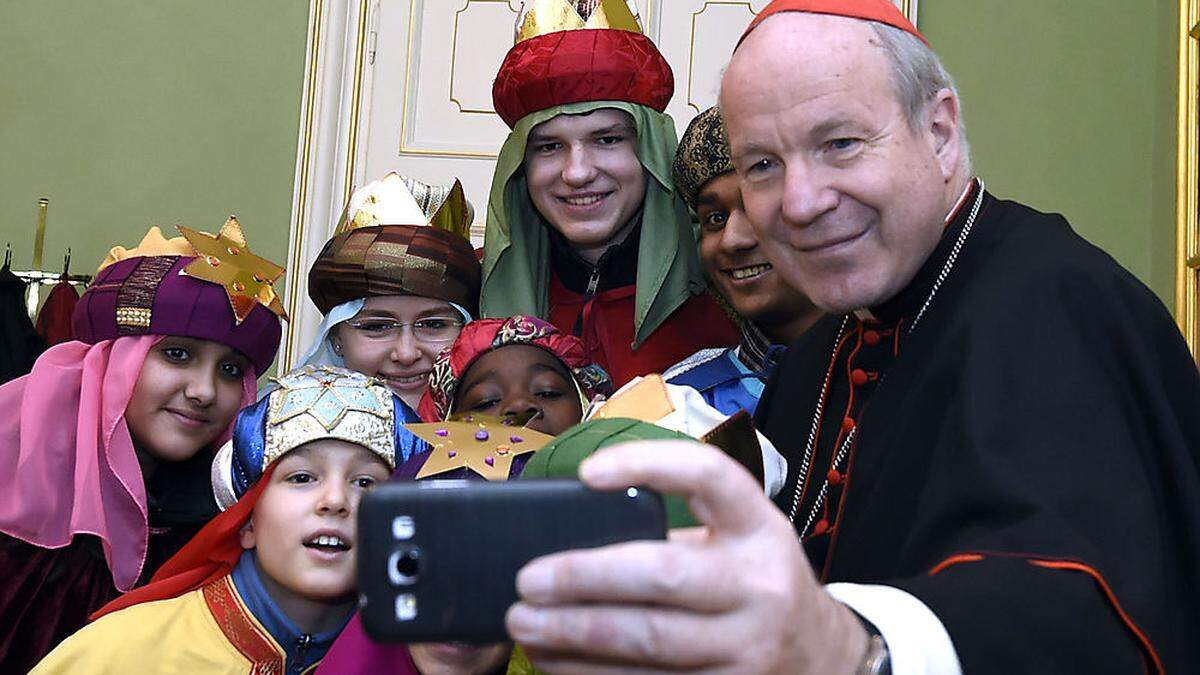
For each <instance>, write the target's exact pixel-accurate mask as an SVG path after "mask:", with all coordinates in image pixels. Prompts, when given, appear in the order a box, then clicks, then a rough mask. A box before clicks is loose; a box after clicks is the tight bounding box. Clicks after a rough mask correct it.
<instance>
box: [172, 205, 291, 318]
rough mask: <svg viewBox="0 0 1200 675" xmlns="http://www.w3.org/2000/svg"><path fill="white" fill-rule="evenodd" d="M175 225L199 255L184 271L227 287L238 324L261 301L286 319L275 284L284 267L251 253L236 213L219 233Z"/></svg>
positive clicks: (230, 303) (191, 275) (226, 290)
mask: <svg viewBox="0 0 1200 675" xmlns="http://www.w3.org/2000/svg"><path fill="white" fill-rule="evenodd" d="M175 228H176V229H178V230H179V233H180V234H182V235H183V237H184V238H185V239H187V241H188V243H189V244H191V246H192V249H193V250H195V251H196V256H197V258H196V260H194V261H193V262H192V263H191V264H189V265H188V266H187V267H185V268H183V273H184V274H186V275H188V276H190V277H195V278H197V279H203V280H204V281H209V282H212V283H214V284H217V285H218V286H224V287H225V293H226V294H227V295H228V296H229V305H230V307H232V308H233V315H234V318H235V320H236V323H239V324H240V323H241V322H242V321H244V320H245V319H246V317H247V316H249V315H250V311H251V310H253V309H254V305H255V304H261V305H262V306H264V307H266V308H267V309H269V310H271V311H272V312H275V314H277V315H279V317H280V318H282V319H284V320H287V318H288V317H287V312H286V311H285V310H284V309H283V302H282V301H281V300H280V298H279V294H278V293H276V292H275V287H274V286H273V285H272V284H274V283H275V280H276V279H278V278H279V277H280V276H282V275H283V268H282V267H280V266H279V265H276V264H275V263H273V262H271V261H270V260H266V259H265V258H261V257H259V256H257V255H255V254H253V253H251V252H250V247H249V246H248V245H247V244H246V236H245V235H244V234H243V233H242V225H241V223H239V222H238V220H237V218H236V217H235V216H230V217H229V220H226V221H225V226H224V227H222V228H221V231H220V232H219V233H218V234H217V235H216V236H213V235H211V234H208V233H207V232H197V231H196V230H193V229H190V228H186V227H184V226H182V225H176V226H175Z"/></svg>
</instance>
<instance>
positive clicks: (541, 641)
mask: <svg viewBox="0 0 1200 675" xmlns="http://www.w3.org/2000/svg"><path fill="white" fill-rule="evenodd" d="M579 473H580V477H581V478H582V480H583V481H584V483H585V484H587V485H588V486H589V487H592V488H594V489H597V490H612V489H618V488H619V487H620V486H623V485H642V486H645V487H648V488H651V489H654V490H657V491H659V492H662V493H670V494H677V495H682V496H684V497H686V498H687V500H688V505H689V507H690V508H691V511H692V513H693V514H694V515H695V516H696V517H697V519H698V520H699V521H700V522H701V523H703V527H699V528H690V529H686V530H672V531H671V534H670V538H669V540H668V541H666V542H630V543H622V544H614V545H610V546H605V547H602V548H596V549H591V550H586V551H568V552H563V553H556V554H552V555H547V556H544V557H542V558H538V559H536V560H533V561H532V562H530V563H529V564H528V565H526V566H525V567H524V568H523V569H522V570H521V571H520V573H519V574H518V576H517V592H518V594H519V596H520V601H519V602H518V603H517V604H515V605H514V606H513V607H512V608H511V609H510V610H509V612H508V616H507V627H508V631H509V634H510V635H511V636H512V637H513V639H514V640H515V641H516V642H517V643H518V644H520V645H522V646H523V647H524V648H525V650H526V652H527V654H528V655H529V657H530V658H531V659H532V661H533V663H534V665H535V666H537V667H538V668H539V669H541V670H545V671H547V672H568V671H569V672H583V673H605V672H613V673H617V672H621V673H628V672H631V671H636V672H657V671H676V670H679V669H688V670H703V671H712V672H738V673H750V672H759V673H765V672H811V673H833V672H852V671H853V670H854V668H855V667H856V666H857V664H858V663H859V661H860V660H861V658H862V655H863V654H864V653H865V651H866V646H867V636H866V633H865V632H864V630H863V628H862V626H861V624H860V623H859V621H858V619H857V618H856V617H855V616H854V615H853V613H851V612H850V610H848V609H847V608H845V607H844V606H842V605H841V604H839V603H838V602H837V601H835V600H834V599H833V598H832V597H830V596H829V595H828V594H826V593H825V592H824V590H823V589H822V588H821V586H820V584H819V583H818V582H817V579H816V577H815V575H814V574H813V571H812V568H811V567H810V565H809V563H808V560H807V558H806V557H805V555H804V552H803V550H802V549H801V547H800V544H799V542H798V541H797V539H796V536H795V532H794V530H793V529H792V527H791V525H790V524H789V523H788V521H787V519H786V518H785V517H784V516H783V514H782V513H780V512H779V511H778V510H777V509H776V508H775V506H774V505H773V504H772V503H771V502H770V501H769V500H768V499H767V498H766V497H765V496H764V494H763V492H762V489H761V487H760V486H759V485H758V484H757V483H755V481H754V480H753V479H752V478H751V476H750V474H749V473H747V472H746V471H745V470H744V469H742V468H741V467H740V466H739V465H738V464H736V463H735V462H734V461H733V460H731V459H729V458H728V457H727V456H725V455H724V454H723V453H721V452H720V451H718V450H716V449H715V448H712V447H711V446H706V445H703V444H700V443H694V442H688V441H643V442H634V443H626V444H622V445H616V446H613V447H610V448H605V449H603V450H601V451H599V452H597V453H596V454H595V455H593V456H592V457H590V458H588V459H587V460H586V461H584V463H583V464H582V465H581V466H580V471H579Z"/></svg>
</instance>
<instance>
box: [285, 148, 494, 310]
mask: <svg viewBox="0 0 1200 675" xmlns="http://www.w3.org/2000/svg"><path fill="white" fill-rule="evenodd" d="M473 218H474V210H473V209H472V208H471V204H470V203H469V202H468V201H467V199H466V196H465V195H464V193H463V189H462V184H461V183H459V181H457V180H456V181H454V184H453V185H451V186H448V187H447V186H437V185H427V184H425V183H422V182H420V181H416V180H413V179H411V178H407V177H404V176H401V175H400V174H397V173H394V172H393V173H389V174H388V175H387V176H385V177H384V178H383V179H381V180H378V181H375V182H373V183H370V184H368V185H366V186H364V187H363V188H361V189H359V190H357V191H356V192H355V193H354V194H353V195H352V196H351V198H350V203H349V204H348V205H347V206H346V210H345V212H344V213H343V214H342V218H341V220H340V221H339V223H338V226H337V229H336V230H335V235H334V237H333V239H330V240H329V242H328V243H326V244H325V248H324V249H322V250H321V253H320V254H319V255H318V256H317V259H316V261H315V262H313V266H312V269H311V270H310V271H309V275H308V293H309V297H310V298H312V301H313V303H314V304H316V306H317V309H319V310H321V313H322V314H328V313H329V311H330V310H331V309H333V308H334V307H336V306H337V305H340V304H342V303H344V302H348V301H350V300H356V299H359V298H366V297H371V296H379V295H417V296H421V297H427V298H436V299H439V300H445V301H446V302H451V303H454V304H456V305H459V306H461V307H463V308H464V309H466V310H467V311H468V312H470V313H471V314H472V315H474V314H475V313H476V307H477V306H478V303H479V285H480V278H481V270H480V266H479V260H478V258H477V257H476V256H475V251H474V249H473V248H472V247H471V244H470V241H469V239H468V237H469V234H470V228H471V221H472V220H473Z"/></svg>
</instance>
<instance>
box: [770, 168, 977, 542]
mask: <svg viewBox="0 0 1200 675" xmlns="http://www.w3.org/2000/svg"><path fill="white" fill-rule="evenodd" d="M983 191H984V184H983V179H979V187H978V192H977V194H976V195H975V203H974V204H973V205H972V206H971V213H970V214H969V215H968V216H967V222H966V223H965V224H964V225H963V229H962V232H960V233H959V234H958V239H957V240H955V242H954V247H953V248H951V249H950V256H949V257H948V258H946V263H945V264H944V265H942V269H941V271H940V272H938V275H937V279H936V280H934V282H933V287H932V288H931V289H929V295H928V296H927V297H926V298H925V302H924V304H922V305H921V309H920V310H918V311H917V316H916V318H915V319H913V322H912V323H911V324H909V326H908V330H907V331H905V335H906V336H907V335H912V332H913V330H914V329H915V328H916V327H917V324H918V323H920V322H921V317H923V316H925V310H927V309H929V305H930V303H932V302H933V298H934V296H936V295H937V292H938V289H940V288H941V287H942V283H943V282H944V281H946V277H948V276H949V275H950V270H952V269H954V263H955V262H956V261H957V260H958V254H959V252H961V251H962V247H963V244H964V243H965V242H966V241H967V236H968V235H970V234H971V228H972V227H973V226H974V225H975V218H976V217H978V216H979V209H980V207H981V206H983ZM849 321H850V315H849V314H847V315H846V316H845V317H843V318H842V327H841V328H840V329H838V334H837V337H836V338H834V340H833V354H832V355H831V356H830V357H829V358H830V369H829V371H828V372H827V373H826V376H825V381H824V382H822V383H821V394H820V396H818V398H817V409H816V412H815V414H814V415H813V423H812V428H811V429H810V430H809V432H808V442H807V443H806V444H805V446H804V455H803V457H802V459H801V462H800V472H799V473H797V474H796V485H795V493H794V494H793V496H792V508H791V510H790V511H789V512H788V520H789V521H790V522H792V523H793V524H794V523H795V522H796V514H797V511H799V509H800V497H801V489H802V487H803V485H804V479H805V477H806V476H807V475H808V469H809V467H810V466H811V464H812V459H813V452H814V450H815V447H814V446H815V442H816V438H817V429H818V427H819V426H820V424H821V416H822V413H823V412H824V409H825V395H826V393H827V392H828V391H829V384H830V379H831V378H832V376H833V363H834V362H835V361H836V360H837V353H838V345H839V344H841V342H842V335H843V334H844V333H845V332H846V325H847V324H848V323H849ZM876 386H878V383H876ZM857 432H858V426H857V425H855V426H854V427H853V428H852V429H851V430H850V431H849V433H847V434H846V439H845V440H844V441H842V447H841V448H840V449H839V450H838V452H837V455H836V456H835V457H834V458H833V463H832V468H834V469H836V468H838V467H839V466H841V463H842V461H843V460H844V459H845V457H846V454H847V453H848V452H849V450H850V446H851V445H852V444H853V442H854V436H855V434H856V433H857ZM828 492H829V474H828V473H826V475H825V480H824V482H823V483H822V484H821V490H820V492H818V493H817V499H816V501H815V502H814V503H813V507H812V509H811V510H809V512H808V517H807V518H806V519H805V521H804V527H803V528H802V529H801V530H800V540H801V541H804V538H805V537H806V536H808V528H809V527H811V526H812V523H813V519H815V518H816V516H817V511H819V510H820V509H821V506H822V505H823V504H824V502H825V495H826V494H828Z"/></svg>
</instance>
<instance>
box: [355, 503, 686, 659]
mask: <svg viewBox="0 0 1200 675" xmlns="http://www.w3.org/2000/svg"><path fill="white" fill-rule="evenodd" d="M358 535H359V537H358V538H359V542H360V543H359V552H358V581H359V591H360V593H361V595H362V620H363V626H364V628H365V629H366V631H367V633H368V634H369V635H371V636H372V637H373V638H375V639H377V640H381V641H393V642H445V641H455V640H457V641H466V642H496V641H502V640H505V639H507V636H506V633H505V631H504V614H505V612H506V611H508V608H509V607H510V606H511V605H512V604H513V603H514V602H516V600H517V593H516V574H517V571H518V570H519V569H520V568H521V567H522V566H523V565H524V564H525V563H526V562H528V561H529V560H532V559H533V558H536V557H538V556H541V555H545V554H547V553H554V552H557V551H564V550H569V549H580V548H592V547H596V546H603V545H606V544H613V543H617V542H622V541H631V540H639V539H664V538H665V536H666V516H665V514H664V511H663V504H662V499H661V497H659V495H657V494H656V493H654V492H652V491H649V490H644V489H639V488H630V489H629V490H627V491H620V492H597V491H594V490H590V489H588V488H587V487H585V486H584V485H583V484H582V483H579V482H578V481H564V480H523V481H511V482H496V483H484V482H479V481H465V480H445V481H423V482H414V483H389V484H387V485H384V486H381V487H380V488H379V489H377V490H375V491H374V492H372V493H371V494H369V495H367V496H366V497H365V498H364V499H363V502H362V504H361V506H360V508H359V525H358Z"/></svg>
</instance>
